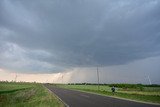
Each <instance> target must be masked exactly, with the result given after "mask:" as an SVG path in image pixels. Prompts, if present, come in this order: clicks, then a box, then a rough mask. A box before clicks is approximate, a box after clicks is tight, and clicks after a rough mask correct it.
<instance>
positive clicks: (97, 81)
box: [97, 66, 99, 90]
mask: <svg viewBox="0 0 160 107" xmlns="http://www.w3.org/2000/svg"><path fill="white" fill-rule="evenodd" d="M97 83H98V90H99V71H98V66H97Z"/></svg>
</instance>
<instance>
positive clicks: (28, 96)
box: [0, 82, 64, 107]
mask: <svg viewBox="0 0 160 107" xmlns="http://www.w3.org/2000/svg"><path fill="white" fill-rule="evenodd" d="M0 107H64V105H63V104H62V103H61V102H60V101H59V100H58V99H57V98H56V97H55V96H54V95H53V94H51V93H50V92H49V91H48V90H47V89H46V88H45V87H44V86H43V85H42V84H37V83H15V82H12V83H11V82H10V83H9V82H0Z"/></svg>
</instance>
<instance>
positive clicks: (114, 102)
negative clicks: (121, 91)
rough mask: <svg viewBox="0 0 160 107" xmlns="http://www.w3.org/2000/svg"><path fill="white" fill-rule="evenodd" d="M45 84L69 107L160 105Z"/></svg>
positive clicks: (141, 106)
mask: <svg viewBox="0 0 160 107" xmlns="http://www.w3.org/2000/svg"><path fill="white" fill-rule="evenodd" d="M45 86H46V87H47V88H48V89H49V90H50V91H52V92H53V93H54V94H56V95H57V96H58V97H59V98H60V99H61V100H63V102H65V103H66V104H67V105H68V106H69V107H160V105H151V104H145V103H138V102H133V101H127V100H122V99H117V98H112V97H107V96H101V95H96V94H90V93H85V92H80V91H74V90H69V89H63V88H58V87H55V86H53V85H52V86H51V85H45Z"/></svg>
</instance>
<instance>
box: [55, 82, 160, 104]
mask: <svg viewBox="0 0 160 107" xmlns="http://www.w3.org/2000/svg"><path fill="white" fill-rule="evenodd" d="M57 86H58V87H62V88H67V89H73V90H79V91H85V92H91V93H97V94H101V95H106V96H113V97H118V98H125V99H130V100H136V101H140V102H149V103H158V104H160V87H145V86H140V87H139V86H137V87H129V88H127V87H125V88H124V87H121V88H120V87H116V92H115V94H113V93H112V92H111V86H109V85H100V86H99V89H98V85H67V84H65V85H64V84H63V85H62V84H58V85H57Z"/></svg>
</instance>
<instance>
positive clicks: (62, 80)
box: [62, 74, 63, 84]
mask: <svg viewBox="0 0 160 107" xmlns="http://www.w3.org/2000/svg"><path fill="white" fill-rule="evenodd" d="M62 84H63V74H62Z"/></svg>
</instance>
